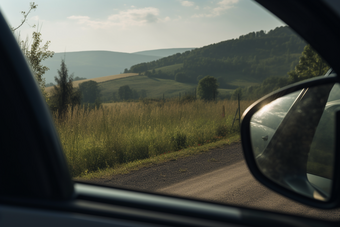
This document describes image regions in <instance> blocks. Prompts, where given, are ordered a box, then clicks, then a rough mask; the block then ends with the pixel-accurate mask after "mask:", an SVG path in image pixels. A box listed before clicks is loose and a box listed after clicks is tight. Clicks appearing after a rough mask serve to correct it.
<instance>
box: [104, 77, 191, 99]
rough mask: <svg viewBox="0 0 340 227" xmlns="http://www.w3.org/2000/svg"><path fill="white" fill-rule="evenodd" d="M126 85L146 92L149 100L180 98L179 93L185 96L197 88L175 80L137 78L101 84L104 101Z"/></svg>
mask: <svg viewBox="0 0 340 227" xmlns="http://www.w3.org/2000/svg"><path fill="white" fill-rule="evenodd" d="M124 85H129V86H130V88H131V89H134V90H137V91H140V90H142V89H144V90H146V91H147V98H161V97H163V94H164V96H165V98H171V97H176V96H177V97H178V96H179V93H181V94H182V95H184V93H185V92H193V91H194V90H195V88H196V86H197V85H196V84H185V83H179V82H176V81H174V80H166V79H158V78H149V77H147V76H135V77H129V78H123V79H120V80H112V81H108V82H104V83H100V84H99V87H100V89H101V91H102V99H103V100H110V99H111V97H112V95H113V92H118V89H119V87H120V86H124Z"/></svg>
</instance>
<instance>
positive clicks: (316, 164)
mask: <svg viewBox="0 0 340 227" xmlns="http://www.w3.org/2000/svg"><path fill="white" fill-rule="evenodd" d="M338 110H340V86H339V85H338V84H335V85H334V84H327V85H322V86H316V87H311V88H305V89H302V90H300V91H297V92H294V93H291V94H287V95H284V96H282V97H280V98H278V99H275V100H274V101H272V102H270V103H268V104H266V105H264V106H263V107H262V108H261V109H259V110H258V111H257V112H256V113H255V114H254V115H253V116H252V119H251V123H250V135H251V142H252V147H253V152H254V156H255V160H256V163H257V165H258V167H259V169H260V171H261V172H262V173H263V174H264V175H265V176H266V177H268V178H269V179H271V180H272V181H274V182H275V183H277V184H279V185H281V186H283V187H285V188H287V189H289V190H292V191H295V192H297V193H299V194H301V195H304V196H307V197H310V198H313V199H316V200H322V201H327V200H328V199H329V198H330V195H331V188H332V179H333V167H334V152H335V113H336V112H337V111H338Z"/></svg>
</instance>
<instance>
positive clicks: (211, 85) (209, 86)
mask: <svg viewBox="0 0 340 227" xmlns="http://www.w3.org/2000/svg"><path fill="white" fill-rule="evenodd" d="M217 88H218V84H217V80H216V78H215V77H212V76H206V77H204V78H203V79H201V80H200V81H199V82H198V86H197V95H198V97H199V98H200V99H203V100H206V101H208V100H215V99H216V97H217V94H218V91H217Z"/></svg>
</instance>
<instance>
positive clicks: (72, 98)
mask: <svg viewBox="0 0 340 227" xmlns="http://www.w3.org/2000/svg"><path fill="white" fill-rule="evenodd" d="M54 80H55V82H56V83H57V85H55V86H54V91H53V92H54V94H53V101H54V102H53V103H52V110H58V117H59V118H62V117H63V116H64V114H65V112H66V110H67V108H68V107H69V106H72V107H73V106H75V105H79V104H80V101H81V95H80V92H79V91H78V90H76V89H74V88H73V84H72V82H73V74H71V75H69V74H68V69H67V67H66V64H65V60H64V59H62V60H61V64H60V69H59V70H58V77H57V76H56V77H54Z"/></svg>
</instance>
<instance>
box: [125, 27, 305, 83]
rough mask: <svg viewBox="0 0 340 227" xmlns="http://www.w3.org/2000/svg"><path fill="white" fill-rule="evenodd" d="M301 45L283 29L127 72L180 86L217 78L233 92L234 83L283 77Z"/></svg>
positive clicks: (169, 58) (250, 35)
mask: <svg viewBox="0 0 340 227" xmlns="http://www.w3.org/2000/svg"><path fill="white" fill-rule="evenodd" d="M305 45H306V43H305V42H304V41H303V40H302V39H301V38H300V37H299V36H297V35H296V34H295V33H294V32H293V31H292V30H291V29H290V28H289V27H288V26H283V27H277V28H275V29H273V30H270V31H269V32H264V31H258V32H251V33H249V34H246V35H242V36H240V37H239V38H237V39H231V40H227V41H223V42H220V43H216V44H211V45H208V46H204V47H202V48H197V49H193V50H191V51H186V52H184V53H177V54H174V55H172V56H169V57H165V58H161V59H158V60H155V61H151V62H148V63H140V64H137V65H134V66H132V67H131V68H130V69H129V72H132V73H142V74H143V75H146V76H148V77H153V78H162V79H172V80H176V81H177V82H184V83H197V82H198V80H199V79H201V78H203V77H204V76H206V75H211V76H215V77H216V78H218V80H219V83H220V87H221V88H234V87H232V86H231V84H232V82H233V81H234V80H240V79H241V80H244V81H249V82H255V83H259V82H262V81H263V80H264V79H266V78H267V77H270V76H286V75H287V72H288V71H290V70H292V69H293V68H294V67H295V65H296V64H297V63H298V61H299V57H300V55H301V52H302V51H303V48H304V47H305ZM171 69H172V70H171Z"/></svg>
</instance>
